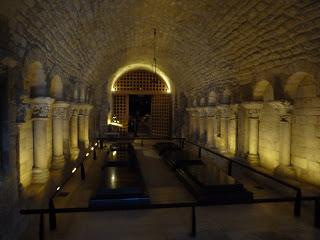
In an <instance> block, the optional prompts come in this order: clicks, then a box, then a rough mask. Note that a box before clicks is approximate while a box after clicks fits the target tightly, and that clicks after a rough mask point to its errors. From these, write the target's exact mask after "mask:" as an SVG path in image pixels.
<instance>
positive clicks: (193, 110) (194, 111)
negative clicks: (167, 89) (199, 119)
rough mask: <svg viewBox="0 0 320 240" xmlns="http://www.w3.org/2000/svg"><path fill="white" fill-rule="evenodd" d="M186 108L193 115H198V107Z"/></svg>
mask: <svg viewBox="0 0 320 240" xmlns="http://www.w3.org/2000/svg"><path fill="white" fill-rule="evenodd" d="M186 110H187V112H188V113H189V114H190V115H191V116H192V117H196V116H198V111H197V109H196V108H193V107H192V108H187V109H186Z"/></svg>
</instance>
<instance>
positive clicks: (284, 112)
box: [187, 101, 295, 176]
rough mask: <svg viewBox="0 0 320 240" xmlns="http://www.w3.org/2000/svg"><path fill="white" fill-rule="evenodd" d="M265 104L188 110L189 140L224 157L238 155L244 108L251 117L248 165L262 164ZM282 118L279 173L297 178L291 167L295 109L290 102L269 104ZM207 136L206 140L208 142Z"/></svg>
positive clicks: (247, 132)
mask: <svg viewBox="0 0 320 240" xmlns="http://www.w3.org/2000/svg"><path fill="white" fill-rule="evenodd" d="M263 104H264V103H262V102H246V103H242V104H241V105H240V104H230V105H228V104H221V105H218V106H212V107H193V108H187V111H188V112H189V116H190V128H189V136H191V137H195V140H197V136H199V137H198V139H199V140H200V143H201V144H205V145H207V146H208V147H211V148H216V149H218V150H219V151H220V152H223V153H231V154H233V155H236V154H238V152H237V146H238V142H237V141H238V109H239V107H240V106H242V107H243V108H244V109H245V111H246V113H247V117H248V129H247V131H246V133H245V134H246V139H247V140H248V153H247V161H248V163H249V164H251V165H257V164H259V118H260V113H261V109H262V108H263ZM268 104H271V106H272V107H273V108H274V109H276V110H277V111H278V113H279V116H280V123H279V126H280V130H279V141H280V143H279V166H278V167H277V169H276V172H277V173H280V174H282V175H290V176H293V175H295V171H294V169H293V167H292V165H291V149H290V146H291V109H292V105H291V104H290V103H289V102H286V101H272V102H268ZM203 136H206V138H205V139H204V138H203Z"/></svg>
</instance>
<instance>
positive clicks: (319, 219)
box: [20, 137, 320, 239]
mask: <svg viewBox="0 0 320 240" xmlns="http://www.w3.org/2000/svg"><path fill="white" fill-rule="evenodd" d="M128 139H130V140H131V139H140V140H141V144H143V140H156V139H161V140H162V139H166V140H180V146H181V147H182V148H183V147H184V143H185V142H186V143H189V144H192V145H194V146H197V147H199V155H200V157H201V150H202V149H204V150H205V151H207V152H210V153H212V154H214V155H217V156H219V157H221V158H223V159H224V160H227V161H228V162H229V166H228V174H229V175H231V167H232V164H233V163H234V164H237V165H239V166H241V167H243V168H246V169H248V170H250V171H252V172H254V173H257V174H260V175H262V176H264V177H266V178H269V179H271V180H273V181H276V182H278V183H280V184H282V185H284V186H286V187H288V188H291V189H294V190H295V191H296V196H295V197H284V198H265V199H253V201H252V202H251V203H252V204H257V203H268V202H292V201H293V202H294V216H300V213H301V201H302V200H304V201H313V200H314V201H315V211H314V225H315V226H316V227H318V228H320V196H306V197H302V194H301V189H300V188H299V187H297V186H294V185H292V184H290V183H287V182H285V181H283V180H281V179H278V178H275V177H274V176H271V175H268V174H266V173H264V172H261V171H258V170H257V169H255V168H253V167H251V166H248V165H246V164H244V163H241V162H239V161H237V160H235V159H231V158H228V157H227V156H224V155H222V154H221V153H218V152H215V151H213V150H211V149H208V148H207V147H204V146H201V145H199V144H196V143H194V142H191V141H189V140H186V139H185V138H171V137H134V138H128ZM97 140H98V142H99V143H100V147H101V146H102V147H103V141H104V140H107V138H101V137H98V138H97ZM121 140H123V138H122V139H121ZM98 142H96V143H95V144H94V146H92V147H93V149H92V147H90V148H89V150H92V151H93V159H96V148H97V147H98ZM87 150H88V149H86V152H87ZM87 154H88V152H87V153H86V154H85V156H84V157H82V159H81V161H80V162H79V163H78V164H77V167H76V168H74V169H76V170H77V168H79V167H81V179H82V180H84V179H85V172H84V165H83V163H84V161H85V159H87V157H88V156H89V155H87ZM76 170H75V171H76ZM75 171H74V170H72V173H71V174H69V176H68V177H67V178H66V179H65V180H64V182H63V183H62V184H61V185H60V186H59V187H58V188H57V190H56V191H55V192H54V193H53V194H52V196H51V198H50V199H49V208H48V209H21V210H20V214H23V215H30V214H40V222H39V237H40V239H44V217H43V215H44V214H49V225H50V229H51V230H54V229H56V214H57V213H75V212H99V211H118V210H138V209H160V208H187V207H191V210H192V212H191V221H192V231H191V233H192V236H195V235H196V213H195V207H200V206H202V207H205V206H214V205H225V204H236V203H198V202H180V203H163V204H144V205H131V206H109V207H77V208H55V207H54V204H53V198H54V197H55V196H56V194H57V193H58V192H59V191H60V190H61V189H63V187H64V186H65V184H66V183H67V182H68V181H69V180H70V178H71V177H72V176H73V174H74V172H75Z"/></svg>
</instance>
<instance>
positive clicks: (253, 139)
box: [248, 117, 259, 163]
mask: <svg viewBox="0 0 320 240" xmlns="http://www.w3.org/2000/svg"><path fill="white" fill-rule="evenodd" d="M258 144H259V119H258V118H252V117H251V118H249V156H248V158H249V161H250V162H251V163H255V162H257V161H258Z"/></svg>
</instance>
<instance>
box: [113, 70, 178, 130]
mask: <svg viewBox="0 0 320 240" xmlns="http://www.w3.org/2000/svg"><path fill="white" fill-rule="evenodd" d="M111 90H112V105H111V106H112V109H111V116H110V118H109V119H108V123H109V124H110V125H113V126H116V127H115V129H116V130H118V131H120V132H132V133H135V134H147V135H161V136H170V135H171V112H172V99H171V94H170V93H171V87H170V85H169V84H167V82H166V81H165V80H164V79H163V78H162V77H161V76H159V75H157V74H155V73H153V72H151V71H148V70H145V69H136V70H131V71H129V72H126V73H124V74H123V75H121V76H120V77H119V78H118V79H117V80H115V81H114V82H113V84H112V87H111Z"/></svg>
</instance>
